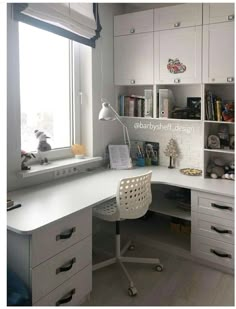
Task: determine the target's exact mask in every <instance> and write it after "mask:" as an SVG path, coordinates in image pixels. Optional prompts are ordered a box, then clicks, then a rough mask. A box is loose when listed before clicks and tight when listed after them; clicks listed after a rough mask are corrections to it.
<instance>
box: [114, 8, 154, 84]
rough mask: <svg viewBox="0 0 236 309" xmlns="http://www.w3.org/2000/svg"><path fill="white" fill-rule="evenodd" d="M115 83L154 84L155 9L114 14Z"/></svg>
mask: <svg viewBox="0 0 236 309" xmlns="http://www.w3.org/2000/svg"><path fill="white" fill-rule="evenodd" d="M114 35H115V37H114V67H115V68H114V74H115V76H114V77H115V84H116V85H151V84H153V10H147V11H142V12H138V13H130V14H124V15H118V16H115V17H114Z"/></svg>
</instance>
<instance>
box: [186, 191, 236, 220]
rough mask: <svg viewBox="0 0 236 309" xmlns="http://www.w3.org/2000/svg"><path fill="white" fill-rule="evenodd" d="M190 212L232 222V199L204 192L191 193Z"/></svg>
mask: <svg viewBox="0 0 236 309" xmlns="http://www.w3.org/2000/svg"><path fill="white" fill-rule="evenodd" d="M191 207H192V211H195V212H198V213H203V214H206V215H213V216H217V217H220V218H225V219H229V220H234V199H233V198H230V197H227V196H222V195H216V194H209V193H204V192H197V191H192V193H191Z"/></svg>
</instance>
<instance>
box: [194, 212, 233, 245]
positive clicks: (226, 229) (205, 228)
mask: <svg viewBox="0 0 236 309" xmlns="http://www.w3.org/2000/svg"><path fill="white" fill-rule="evenodd" d="M192 233H194V234H198V235H199V236H204V237H209V238H213V239H216V240H219V241H223V242H227V243H231V244H233V243H234V222H233V221H231V220H227V219H222V218H219V217H214V216H208V215H205V214H199V213H196V212H192Z"/></svg>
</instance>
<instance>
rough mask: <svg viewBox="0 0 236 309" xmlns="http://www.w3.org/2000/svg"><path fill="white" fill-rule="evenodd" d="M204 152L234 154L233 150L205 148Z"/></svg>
mask: <svg viewBox="0 0 236 309" xmlns="http://www.w3.org/2000/svg"><path fill="white" fill-rule="evenodd" d="M204 150H205V151H209V152H218V153H228V154H234V150H231V149H207V148H205V149H204Z"/></svg>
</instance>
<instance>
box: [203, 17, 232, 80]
mask: <svg viewBox="0 0 236 309" xmlns="http://www.w3.org/2000/svg"><path fill="white" fill-rule="evenodd" d="M203 82H204V83H232V82H234V22H226V23H218V24H210V25H204V26H203Z"/></svg>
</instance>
